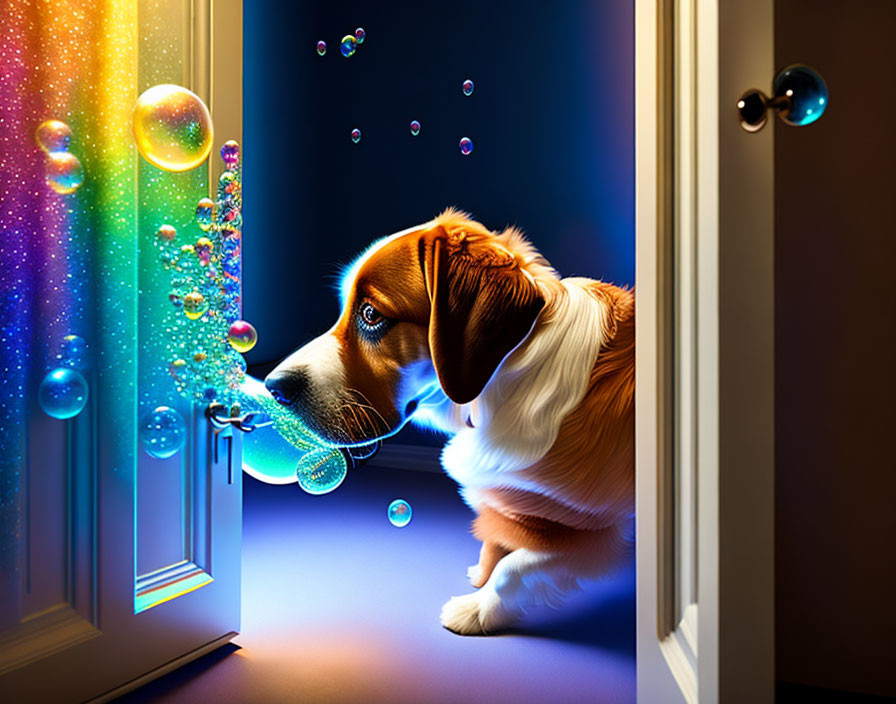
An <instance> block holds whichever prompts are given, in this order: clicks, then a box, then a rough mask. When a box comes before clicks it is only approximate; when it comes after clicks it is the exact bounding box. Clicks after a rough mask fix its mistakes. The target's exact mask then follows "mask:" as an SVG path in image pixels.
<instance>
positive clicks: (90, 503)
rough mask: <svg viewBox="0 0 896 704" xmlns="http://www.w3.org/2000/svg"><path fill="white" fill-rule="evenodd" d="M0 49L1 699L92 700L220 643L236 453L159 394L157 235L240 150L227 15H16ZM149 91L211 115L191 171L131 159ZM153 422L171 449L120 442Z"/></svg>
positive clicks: (99, 9) (187, 1)
mask: <svg viewBox="0 0 896 704" xmlns="http://www.w3.org/2000/svg"><path fill="white" fill-rule="evenodd" d="M0 28H2V32H3V36H4V44H3V47H4V48H3V50H2V57H0V61H2V63H3V71H2V77H0V98H2V103H3V115H4V118H3V120H2V123H3V124H2V126H0V181H2V182H3V183H4V184H5V185H4V192H3V195H2V196H0V202H2V207H0V253H2V255H0V260H2V261H3V262H4V263H3V264H2V265H0V295H2V297H3V302H2V305H3V316H4V317H3V321H2V332H3V348H2V350H0V355H2V364H0V367H2V368H3V372H2V374H3V377H2V383H0V412H2V417H3V419H4V420H3V426H4V427H3V428H2V431H0V478H2V483H0V485H2V492H0V541H2V542H0V692H2V695H0V698H2V699H3V700H4V701H10V702H83V701H108V700H110V699H113V698H114V697H115V696H117V695H119V694H121V693H123V692H125V691H127V690H129V689H132V688H134V687H136V686H138V685H140V684H142V683H143V682H145V681H147V680H148V679H151V678H152V677H155V676H158V675H159V674H162V673H163V672H165V671H168V670H170V669H173V668H174V667H176V666H178V665H179V664H182V663H183V662H186V661H187V660H189V659H191V658H194V657H197V656H199V655H201V654H202V653H204V652H207V651H208V650H210V649H211V648H214V647H216V646H218V645H221V644H223V643H224V642H226V641H227V640H229V639H230V638H232V637H233V636H234V635H236V632H237V630H238V628H239V618H240V540H241V486H242V485H241V477H240V457H239V450H240V448H239V441H238V439H236V438H225V437H223V435H220V434H216V433H215V432H214V430H213V428H212V427H211V425H210V424H209V422H208V420H207V419H206V417H205V413H204V411H205V405H206V404H201V403H197V402H193V401H190V400H188V399H187V398H185V397H184V395H183V394H179V393H178V390H177V389H176V388H175V384H174V382H173V381H172V374H171V373H169V364H170V358H169V355H168V353H169V352H170V349H168V348H167V344H168V342H169V341H170V339H171V338H172V334H173V333H172V329H173V325H175V324H181V323H178V322H177V320H176V319H175V317H173V316H174V315H175V313H174V312H173V310H174V309H173V307H172V303H173V302H174V301H173V300H172V299H171V298H170V294H171V286H172V283H171V276H170V274H169V273H168V272H167V271H165V270H164V268H163V267H162V266H161V264H160V263H159V257H160V254H159V251H160V249H159V244H158V242H159V235H158V234H157V233H158V232H160V228H161V226H162V225H163V224H164V225H169V226H172V227H173V228H176V229H177V233H178V237H179V238H183V241H182V242H181V241H179V240H177V244H178V245H181V244H184V245H186V244H187V243H188V242H189V241H190V238H192V240H193V241H195V240H196V239H197V238H199V237H201V236H202V235H203V232H202V231H201V230H200V229H199V227H197V223H196V216H195V212H196V203H197V201H198V199H200V198H202V197H204V196H210V195H211V196H214V194H215V184H217V182H218V176H219V174H220V173H221V171H222V168H223V167H222V165H221V160H220V158H219V157H218V150H219V149H220V148H221V145H222V144H223V143H224V142H225V141H227V140H229V139H235V140H239V139H240V137H241V135H240V129H241V83H242V76H241V60H242V59H241V47H242V39H241V36H242V4H241V2H239V0H219V1H218V2H215V3H214V5H213V4H212V2H211V0H192V1H191V0H140V2H133V1H132V0H104V1H103V2H97V1H95V0H68V1H66V2H58V3H44V2H27V1H26V2H17V3H13V4H11V5H10V6H9V7H7V8H6V9H5V10H4V14H3V16H2V17H0ZM157 84H176V85H180V86H183V87H186V88H189V89H191V90H192V91H193V92H194V93H196V94H197V95H198V96H199V97H200V98H201V99H202V100H203V102H204V103H205V104H206V105H207V106H208V107H209V110H210V112H211V117H212V121H213V123H214V127H215V130H214V142H213V145H212V151H211V158H210V159H208V160H207V161H203V162H202V163H201V164H199V165H198V166H195V168H191V169H189V170H186V171H183V172H181V173H173V172H170V171H163V170H161V169H158V168H156V167H155V166H152V165H150V164H149V163H148V162H147V161H145V160H144V159H143V158H142V157H141V156H140V155H139V154H138V152H137V149H136V147H135V142H134V137H133V134H132V126H131V117H132V111H133V109H134V105H135V103H136V100H137V97H138V96H139V95H140V94H141V93H142V92H143V91H144V90H146V89H147V88H150V87H151V86H154V85H157ZM46 120H58V121H61V122H64V123H65V125H67V126H68V127H67V128H65V125H63V126H62V127H63V128H65V129H62V128H60V127H58V126H56V127H51V128H48V130H49V131H48V132H47V133H46V134H44V133H43V132H40V131H39V129H38V126H39V125H42V124H43V123H44V122H45V121H46ZM66 130H67V131H66ZM36 132H38V134H37V139H35V134H36ZM67 134H68V136H66V135H67ZM56 165H61V166H60V168H59V169H57V170H56V171H51V167H54V168H55V166H56ZM72 165H74V166H72ZM69 167H71V168H69ZM66 169H68V170H66ZM173 237H174V236H173V235H172V239H173ZM234 237H235V238H237V241H238V237H239V235H238V233H236V234H235V235H234ZM234 270H235V271H237V272H238V262H237V265H236V268H235V269H234ZM237 285H238V279H237ZM180 315H183V313H180ZM172 321H175V322H174V323H172ZM197 324H198V323H197ZM203 354H204V353H203ZM212 354H214V351H212V350H208V355H209V356H210V355H212ZM198 356H199V353H198V352H197V358H198ZM48 379H49V380H50V382H52V384H50V385H46V383H45V382H47V380H48ZM45 392H46V393H47V394H50V396H45ZM54 394H55V396H54ZM48 399H49V400H48ZM158 406H168V407H171V408H173V409H174V412H176V414H178V415H179V416H180V418H182V419H183V422H184V426H185V428H184V430H183V431H181V437H183V438H185V440H184V441H183V445H182V447H181V448H180V449H179V450H178V451H177V452H174V453H172V454H167V453H158V452H157V454H156V456H155V457H153V456H150V455H149V454H148V453H147V451H146V447H145V443H144V442H141V437H140V435H139V432H138V429H139V428H140V427H141V423H142V419H143V418H144V417H145V414H146V412H147V410H148V409H149V410H150V411H151V410H152V409H154V408H156V407H158ZM163 455H167V456H163ZM160 457H161V458H160Z"/></svg>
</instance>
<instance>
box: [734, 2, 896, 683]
mask: <svg viewBox="0 0 896 704" xmlns="http://www.w3.org/2000/svg"><path fill="white" fill-rule="evenodd" d="M775 21H776V28H775V34H776V48H775V51H776V63H777V65H778V66H779V67H784V66H786V65H787V64H790V63H795V62H801V63H807V64H810V65H812V66H814V67H815V68H816V69H817V70H818V71H819V72H820V73H821V74H822V75H823V76H824V77H825V79H826V80H827V83H828V88H829V90H830V107H829V109H828V111H827V112H826V113H825V115H824V116H823V117H822V119H821V120H819V121H818V122H817V123H815V124H813V125H810V126H808V127H805V128H801V129H790V128H787V127H784V126H776V128H775V129H776V130H777V132H776V135H775V140H776V165H775V180H776V194H775V197H776V223H775V230H776V252H775V256H776V277H775V286H776V293H775V299H776V321H775V323H776V340H777V341H776V387H777V389H776V410H775V412H776V435H777V441H776V443H777V451H776V467H777V469H776V474H777V480H776V492H777V499H776V503H777V509H776V523H777V529H776V551H777V555H776V572H777V575H776V619H777V627H776V631H777V637H776V650H777V654H776V660H777V672H778V678H779V679H781V680H785V681H789V682H797V683H803V684H813V685H819V686H824V687H829V688H833V689H841V690H849V691H857V692H869V693H876V694H885V695H890V696H896V676H894V674H893V662H894V660H893V646H892V638H893V633H894V632H896V609H894V608H893V594H894V586H893V585H894V584H896V559H894V556H896V549H894V539H896V511H894V510H893V500H894V498H893V497H894V496H896V462H894V460H893V455H892V437H893V432H894V431H893V429H894V419H896V415H894V412H893V404H894V399H896V366H894V349H896V286H894V276H893V272H894V266H896V210H894V208H893V206H892V204H893V201H894V195H893V177H892V172H893V164H894V163H896V141H894V138H893V128H892V116H893V115H894V114H896V94H894V93H893V91H892V90H891V89H890V83H891V82H892V78H891V77H892V74H893V71H894V69H896V54H894V51H893V36H894V35H896V5H894V4H893V3H891V2H888V1H887V0H879V1H877V2H871V1H869V0H864V1H862V2H851V3H849V4H848V7H847V6H846V5H845V4H844V3H842V2H837V1H835V0H779V2H777V3H776V19H775ZM769 82H771V76H770V77H769ZM747 87H748V86H744V88H747Z"/></svg>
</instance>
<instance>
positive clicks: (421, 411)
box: [265, 209, 635, 635]
mask: <svg viewBox="0 0 896 704" xmlns="http://www.w3.org/2000/svg"><path fill="white" fill-rule="evenodd" d="M340 297H341V302H342V313H341V315H340V317H339V319H338V320H337V322H336V324H335V325H334V326H333V327H332V328H331V329H330V330H328V331H327V332H326V333H324V334H323V335H321V336H320V337H318V338H316V339H314V340H312V341H311V342H309V343H308V344H306V345H305V346H303V347H301V348H300V349H298V350H297V351H296V352H294V353H293V354H291V355H290V356H289V357H287V358H286V359H285V360H283V362H281V363H280V364H279V365H278V366H277V367H276V368H275V369H274V370H273V371H272V372H271V374H270V375H269V376H268V377H267V378H266V379H265V384H266V386H267V388H268V389H269V390H270V392H271V393H272V394H273V396H274V397H275V398H276V399H277V401H278V402H280V403H281V404H283V405H284V406H287V407H288V408H289V409H291V410H292V411H294V412H295V413H296V414H297V415H298V416H300V417H301V418H302V419H303V421H304V422H305V423H306V424H307V425H308V426H309V427H310V428H311V429H312V430H313V431H314V432H315V433H317V434H318V435H319V436H320V437H321V438H322V439H323V440H324V442H326V443H329V444H332V445H334V446H353V445H365V444H369V443H371V442H373V441H375V440H377V439H380V438H385V437H387V436H389V435H392V434H394V433H395V432H397V431H398V430H399V429H400V428H401V427H402V426H403V425H404V424H405V423H406V422H408V421H410V422H413V423H416V424H420V425H423V426H426V427H429V428H435V429H437V430H439V431H442V432H444V433H446V434H448V435H450V436H451V439H450V440H449V441H448V442H447V444H446V445H445V447H444V449H443V451H442V456H441V461H442V465H443V467H444V469H445V471H446V472H447V473H448V474H449V475H450V476H451V477H452V478H454V479H455V480H456V481H457V482H458V484H460V487H461V489H460V491H461V495H462V497H463V499H464V500H465V501H466V503H467V504H468V505H469V506H470V507H471V508H472V509H473V510H474V512H475V513H476V514H477V517H476V518H475V520H474V521H473V533H474V535H475V536H476V537H477V538H478V539H479V540H480V541H482V548H481V551H480V555H479V562H478V563H477V564H476V565H474V566H472V567H470V568H469V569H468V572H467V574H468V576H469V579H470V581H471V583H472V585H473V586H474V587H476V589H477V591H475V592H473V593H471V594H467V595H464V596H458V597H454V598H452V599H450V600H449V601H448V602H447V603H446V604H445V605H444V607H443V609H442V613H441V622H442V625H444V626H445V627H446V628H448V629H449V630H451V631H454V632H455V633H459V634H465V635H474V634H488V633H494V632H496V631H501V630H503V629H506V628H507V627H509V626H511V625H512V624H514V623H515V622H516V621H517V620H518V619H519V618H520V617H521V616H522V615H523V614H524V613H525V612H526V611H527V610H528V609H530V608H531V607H534V606H538V605H544V604H547V605H550V606H558V605H559V604H560V603H561V602H562V601H563V598H564V596H566V595H567V594H568V593H569V592H571V591H572V590H575V589H576V588H578V587H579V586H580V583H581V581H582V580H587V579H593V578H599V577H601V576H605V575H607V574H609V573H610V572H612V571H614V570H615V569H617V568H619V567H620V566H621V565H623V564H624V563H625V562H626V560H627V558H628V557H629V556H630V555H631V552H632V545H633V517H634V344H635V338H634V293H633V292H632V291H631V290H628V289H625V288H621V287H617V286H614V285H611V284H608V283H604V282H601V281H595V280H592V279H586V278H565V279H561V278H560V277H559V276H558V274H557V273H556V272H555V271H554V269H553V268H551V266H550V265H549V264H548V262H547V261H546V260H545V259H544V258H543V257H542V256H541V255H540V254H539V253H538V252H537V251H536V250H535V248H534V247H533V246H532V245H531V244H530V243H529V242H528V241H527V240H526V239H525V238H524V237H523V235H522V233H521V232H520V231H519V230H517V229H515V228H508V229H506V230H504V231H503V232H500V233H495V232H491V231H489V230H487V229H486V228H485V227H484V226H483V225H481V224H480V223H478V222H476V221H474V220H472V219H470V217H469V216H467V215H466V214H465V213H462V212H460V211H457V210H454V209H448V210H446V211H445V212H443V213H442V214H440V215H439V216H438V217H436V218H435V219H434V220H432V221H431V222H429V223H426V224H424V225H421V226H418V227H414V228H411V229H409V230H404V231H402V232H399V233H396V234H394V235H391V236H390V237H387V238H385V239H382V240H380V241H378V242H376V243H374V244H373V245H372V246H371V247H370V248H369V249H368V250H367V251H366V252H365V253H364V254H363V255H361V256H360V257H359V258H358V259H357V260H356V261H355V262H354V263H353V264H352V265H351V267H349V268H348V269H347V270H346V271H345V274H344V276H343V281H342V285H341V290H340Z"/></svg>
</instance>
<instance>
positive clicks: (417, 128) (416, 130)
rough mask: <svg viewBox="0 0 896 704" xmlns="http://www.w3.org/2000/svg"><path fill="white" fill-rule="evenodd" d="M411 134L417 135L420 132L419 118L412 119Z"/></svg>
mask: <svg viewBox="0 0 896 704" xmlns="http://www.w3.org/2000/svg"><path fill="white" fill-rule="evenodd" d="M411 134H412V135H414V136H415V137H416V136H417V135H418V134H420V123H419V122H417V120H411Z"/></svg>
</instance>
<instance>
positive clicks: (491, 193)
mask: <svg viewBox="0 0 896 704" xmlns="http://www.w3.org/2000/svg"><path fill="white" fill-rule="evenodd" d="M357 26H363V27H364V28H365V29H366V30H367V39H366V41H365V42H364V44H363V45H361V46H360V47H359V49H358V51H357V53H356V55H355V56H352V57H351V58H348V59H346V58H344V57H342V56H341V55H340V53H339V39H340V38H341V37H342V35H344V34H346V33H350V32H352V31H353V30H354V29H355V27H357ZM633 37H634V26H633V5H632V3H631V2H630V1H629V0H623V1H620V2H603V3H595V2H587V1H584V0H583V1H581V2H564V3H559V4H551V3H545V2H543V1H542V0H521V1H519V2H507V1H503V2H480V1H478V0H461V1H459V2H452V3H438V4H437V3H431V4H430V3H419V2H398V1H397V2H388V3H378V4H374V3H370V2H360V1H354V2H339V3H326V2H301V3H297V2H294V1H287V0H281V1H275V0H269V1H266V2H263V3H246V5H245V30H244V42H245V45H244V46H245V74H244V90H245V107H244V111H245V112H244V147H245V150H244V151H245V157H244V217H245V230H244V238H245V240H244V277H245V280H244V300H245V307H244V314H245V317H246V318H247V319H248V320H250V321H252V322H253V323H254V324H255V326H256V328H257V329H258V332H259V336H260V337H259V343H258V345H257V347H256V348H255V349H254V350H253V351H252V352H251V353H250V354H249V355H248V357H247V359H248V362H249V364H250V365H252V364H255V365H262V364H264V363H266V362H272V361H275V360H278V359H280V358H282V357H283V356H285V355H286V354H288V353H289V352H290V351H292V350H293V349H294V348H296V347H297V346H299V345H301V344H302V343H304V342H305V341H306V340H308V339H310V338H311V337H313V336H316V335H318V334H320V333H321V332H323V331H324V330H326V329H327V328H328V327H329V326H330V325H331V324H332V322H333V320H334V319H335V317H336V315H337V313H338V306H337V300H336V296H335V294H334V292H333V290H332V284H334V283H335V281H336V278H337V276H338V271H339V266H340V265H341V264H344V263H347V262H349V261H351V259H352V258H353V257H354V255H356V254H357V253H358V252H359V251H362V250H363V249H364V247H365V246H366V245H367V244H368V243H370V242H371V241H372V240H373V239H375V238H377V237H380V236H383V235H386V234H389V233H391V232H394V231H396V230H401V229H404V228H406V227H409V226H412V225H415V224H417V223H421V222H424V221H426V220H429V219H430V218H432V217H433V216H434V215H435V214H436V213H438V212H439V211H441V210H442V209H443V208H445V207H446V206H449V205H456V206H458V207H460V208H462V209H465V210H468V211H471V212H472V213H473V214H474V216H475V217H477V218H478V219H479V220H481V221H482V222H484V223H485V224H486V225H487V226H488V227H490V228H492V229H497V228H502V227H504V226H505V225H507V224H516V225H519V226H521V227H523V228H524V229H525V230H526V231H527V232H528V234H529V235H530V236H531V238H532V240H533V241H534V242H535V243H536V244H537V246H539V247H540V248H541V250H542V252H543V253H544V254H545V255H546V256H547V257H548V258H549V259H550V260H551V261H552V262H553V263H554V265H555V266H556V267H557V268H558V269H559V270H560V271H561V272H562V274H564V275H566V276H569V275H587V276H592V277H601V278H604V279H606V280H610V281H615V282H618V283H632V282H633V278H634V122H633V102H634V97H633V96H634V93H633V90H634V89H633V80H634V79H633V72H634V54H633V51H634V50H633ZM321 38H322V39H325V40H326V42H327V44H328V47H329V48H328V51H327V54H326V56H324V57H320V56H318V55H317V53H316V51H315V45H316V43H317V41H318V39H321ZM466 78H471V79H473V81H474V82H475V91H474V93H473V95H472V96H471V97H465V96H464V95H463V94H462V92H461V83H462V81H463V80H464V79H466ZM412 119H417V120H419V121H420V122H421V123H422V131H421V133H420V135H419V136H418V137H412V136H411V135H410V133H409V128H408V125H409V123H410V121H411V120H412ZM354 127H359V128H360V129H361V131H362V138H361V141H360V143H359V144H353V143H352V142H351V140H350V138H349V133H350V131H351V129H352V128H354ZM465 135H466V136H469V137H470V138H471V139H472V140H473V142H474V151H473V153H472V154H471V155H470V156H468V157H464V156H461V154H460V152H459V150H458V141H459V139H460V138H461V137H462V136H465ZM260 368H262V367H260Z"/></svg>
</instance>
